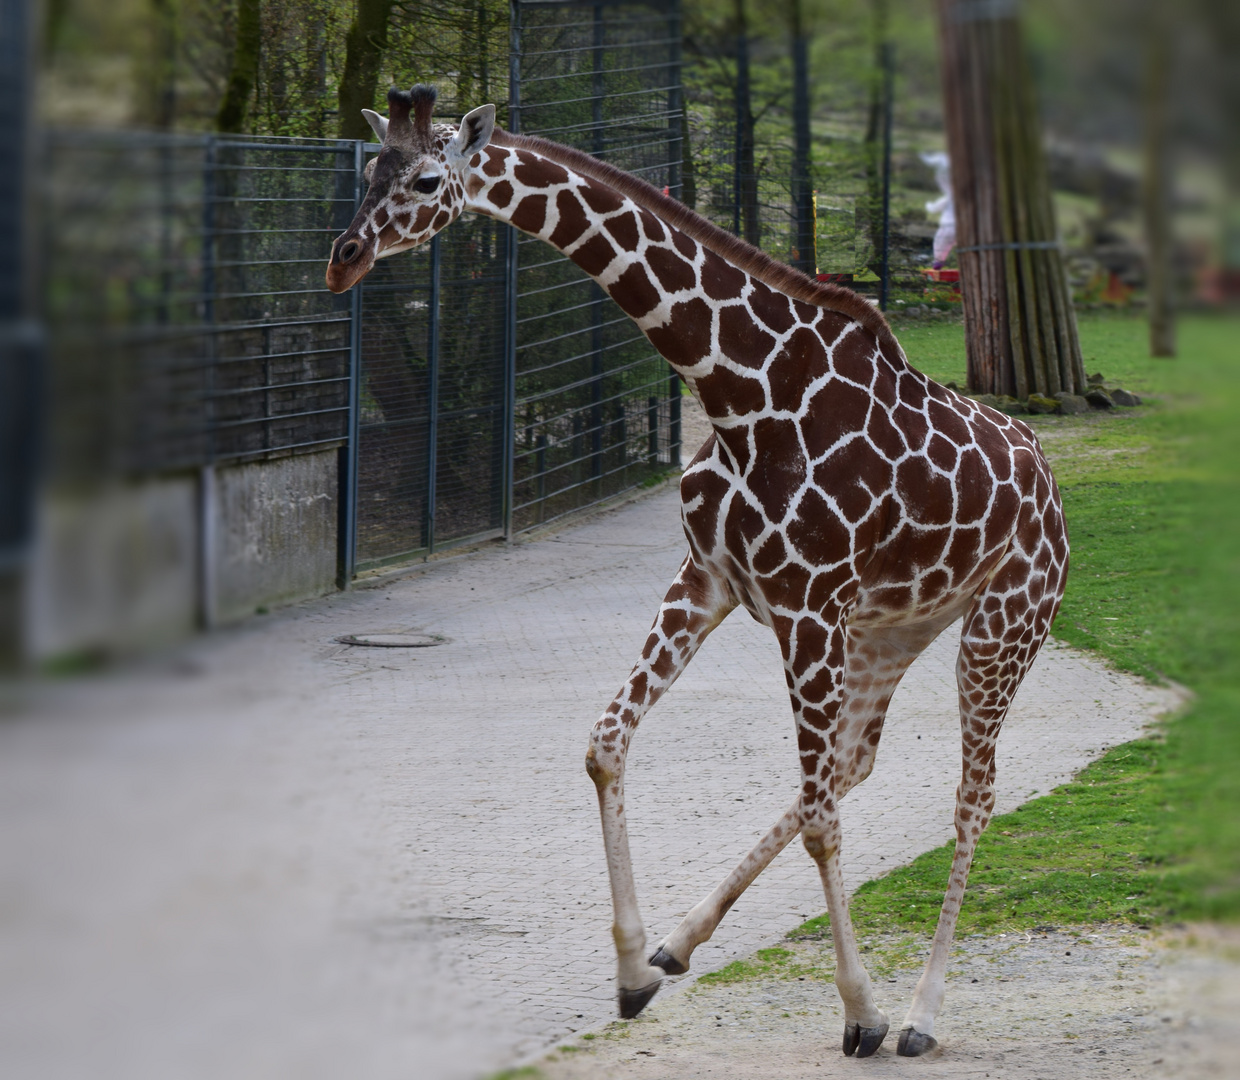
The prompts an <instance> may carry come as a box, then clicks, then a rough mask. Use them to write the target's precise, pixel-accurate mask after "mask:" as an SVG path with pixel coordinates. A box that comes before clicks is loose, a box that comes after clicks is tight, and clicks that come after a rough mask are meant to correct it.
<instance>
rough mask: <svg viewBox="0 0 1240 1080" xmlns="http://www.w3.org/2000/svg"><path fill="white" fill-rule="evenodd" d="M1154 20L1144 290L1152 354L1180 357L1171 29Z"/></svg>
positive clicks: (1150, 54) (1148, 94)
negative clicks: (1174, 236)
mask: <svg viewBox="0 0 1240 1080" xmlns="http://www.w3.org/2000/svg"><path fill="white" fill-rule="evenodd" d="M1166 22H1167V20H1165V19H1161V18H1153V19H1151V20H1150V26H1149V30H1148V31H1147V33H1148V34H1149V40H1148V43H1147V45H1146V49H1147V53H1146V61H1145V62H1146V69H1145V177H1144V181H1145V182H1144V184H1143V185H1142V192H1141V195H1142V199H1141V201H1142V209H1143V211H1144V218H1145V291H1146V297H1147V300H1148V303H1149V318H1150V355H1151V356H1175V311H1174V309H1173V305H1172V293H1173V290H1174V285H1173V281H1172V269H1171V207H1170V202H1171V200H1170V191H1169V188H1170V182H1169V181H1170V175H1169V174H1170V171H1171V170H1170V168H1169V157H1170V155H1169V153H1168V149H1169V147H1168V139H1167V112H1168V108H1167V82H1168V73H1169V69H1170V67H1171V46H1170V40H1169V34H1170V32H1171V30H1170V27H1169V26H1167V25H1166Z"/></svg>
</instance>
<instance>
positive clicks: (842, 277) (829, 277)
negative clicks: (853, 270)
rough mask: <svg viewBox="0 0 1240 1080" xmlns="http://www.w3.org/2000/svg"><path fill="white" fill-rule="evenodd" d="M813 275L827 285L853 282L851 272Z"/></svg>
mask: <svg viewBox="0 0 1240 1080" xmlns="http://www.w3.org/2000/svg"><path fill="white" fill-rule="evenodd" d="M815 276H816V277H817V279H818V280H819V281H825V282H826V283H827V284H828V285H851V284H852V283H853V276H852V274H817V275H815Z"/></svg>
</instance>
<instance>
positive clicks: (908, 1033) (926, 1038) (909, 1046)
mask: <svg viewBox="0 0 1240 1080" xmlns="http://www.w3.org/2000/svg"><path fill="white" fill-rule="evenodd" d="M938 1048H939V1041H938V1039H936V1038H935V1037H934V1036H933V1035H923V1034H922V1033H921V1032H920V1031H918V1030H917V1029H916V1028H911V1027H907V1028H905V1029H904V1030H903V1031H901V1032H900V1042H899V1044H898V1045H897V1046H896V1053H897V1054H899V1055H900V1056H901V1057H925V1055H926V1054H930V1053H933V1052H934V1051H935V1050H937V1049H938Z"/></svg>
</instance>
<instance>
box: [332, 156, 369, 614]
mask: <svg viewBox="0 0 1240 1080" xmlns="http://www.w3.org/2000/svg"><path fill="white" fill-rule="evenodd" d="M365 145H366V144H365V143H363V142H362V141H361V140H358V141H356V142H354V143H353V207H354V209H355V210H356V208H357V207H358V206H359V205H361V201H362V178H363V177H362V170H363V168H364V167H365V164H366V153H365ZM362 288H363V286H362V283H361V282H358V284H356V285H354V286H353V289H352V290H351V291H350V293H349V413H348V420H347V423H348V429H347V431H346V433H345V444H344V453H343V460H342V461H341V463H340V485H339V487H340V494H339V498H340V514H339V520H340V537H339V540H338V542H337V551H338V557H337V561H338V563H339V568H340V569H339V579H338V581H337V585H339V587H340V588H341V589H349V588H352V585H353V574H354V572H355V570H356V567H357V496H358V491H357V486H358V485H357V474H358V459H359V457H360V452H361V447H360V445H359V439H360V428H361V411H362V409H361V401H362Z"/></svg>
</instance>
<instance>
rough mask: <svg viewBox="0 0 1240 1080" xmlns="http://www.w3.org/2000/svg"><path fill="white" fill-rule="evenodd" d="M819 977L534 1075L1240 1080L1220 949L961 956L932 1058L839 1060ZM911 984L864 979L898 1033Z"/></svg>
mask: <svg viewBox="0 0 1240 1080" xmlns="http://www.w3.org/2000/svg"><path fill="white" fill-rule="evenodd" d="M796 948H797V951H798V953H799V954H800V956H799V959H809V960H811V961H818V960H820V959H827V965H828V970H827V971H825V972H823V973H822V974H821V975H820V976H819V977H815V976H814V975H811V976H809V977H807V978H796V977H792V978H789V979H781V980H754V981H746V982H741V983H734V984H731V985H722V986H720V985H713V986H706V985H690V986H687V987H684V988H683V989H682V990H680V992H677V993H672V994H670V995H668V996H666V997H663V998H662V999H659V998H656V999H655V1001H654V1002H653V1003H652V1005H651V1006H650V1007H649V1008H648V1009H647V1011H646V1012H645V1013H644V1014H643V1015H642V1016H641V1017H639V1018H638V1019H637V1020H636V1021H633V1022H632V1023H629V1024H622V1023H616V1024H613V1025H611V1026H609V1027H608V1028H606V1029H604V1030H602V1031H600V1032H598V1033H596V1034H595V1036H594V1037H593V1038H586V1039H578V1040H575V1041H574V1042H572V1043H568V1044H565V1045H564V1047H562V1048H561V1049H560V1050H557V1051H556V1052H554V1053H552V1054H550V1055H548V1056H547V1057H545V1058H544V1059H542V1060H541V1061H538V1062H536V1063H534V1064H535V1067H536V1068H537V1069H538V1071H539V1072H540V1073H542V1074H544V1075H545V1076H546V1077H548V1078H549V1080H602V1078H613V1077H614V1078H626V1080H627V1078H630V1077H633V1078H641V1080H663V1078H668V1080H670V1078H672V1077H676V1078H678V1080H679V1078H686V1077H698V1076H713V1077H733V1076H735V1077H752V1078H755V1080H765V1078H771V1080H776V1078H779V1080H788V1078H792V1077H814V1078H822V1080H829V1078H831V1077H854V1076H858V1075H865V1076H867V1077H895V1076H910V1075H919V1074H925V1075H929V1076H940V1077H952V1078H953V1080H954V1078H957V1077H961V1078H978V1080H981V1078H983V1077H994V1078H996V1080H998V1078H1004V1080H1059V1078H1061V1077H1072V1078H1086V1077H1090V1078H1092V1077H1099V1078H1101V1077H1112V1076H1116V1077H1118V1076H1123V1077H1132V1078H1134V1080H1135V1078H1139V1077H1149V1078H1155V1077H1157V1078H1164V1077H1184V1078H1186V1080H1187V1078H1192V1080H1215V1078H1219V1080H1222V1078H1228V1080H1231V1078H1235V1077H1238V1076H1240V1059H1238V1058H1237V1055H1236V1053H1235V1046H1236V1042H1237V1037H1238V1036H1240V950H1237V949H1236V947H1235V942H1233V943H1232V944H1231V945H1230V946H1228V945H1227V944H1226V943H1220V942H1219V941H1217V940H1216V941H1212V942H1202V941H1201V940H1199V939H1197V940H1194V939H1192V938H1186V936H1185V935H1183V934H1181V935H1179V936H1178V937H1176V938H1168V937H1158V936H1155V935H1152V934H1140V933H1131V932H1126V931H1120V930H1116V929H1114V928H1105V927H1104V928H1094V929H1093V930H1081V931H1077V932H1063V931H1057V932H1051V933H1033V934H1022V935H1007V936H1000V937H982V936H976V937H972V938H968V939H966V940H964V941H962V942H960V943H959V946H958V948H957V950H956V955H955V957H954V960H953V963H952V966H951V969H950V972H949V975H948V992H947V1000H946V1003H945V1004H944V1007H943V1012H942V1014H941V1015H940V1018H939V1023H938V1029H937V1034H938V1037H939V1041H940V1047H939V1050H938V1052H937V1053H936V1054H935V1055H933V1056H932V1057H926V1058H921V1059H905V1058H901V1057H899V1056H897V1055H896V1052H895V1048H896V1028H897V1027H898V1020H896V1022H894V1023H893V1025H892V1031H891V1033H890V1034H889V1035H888V1036H887V1039H886V1041H885V1042H884V1044H883V1046H882V1047H881V1049H880V1050H879V1052H878V1053H877V1054H876V1055H875V1056H874V1057H873V1058H871V1059H868V1060H865V1061H858V1060H855V1059H854V1060H850V1059H847V1058H845V1057H844V1056H843V1055H842V1054H841V1053H840V1050H839V1041H840V1036H841V1033H842V1031H843V1013H842V1010H841V1008H840V1004H839V999H838V997H837V996H836V994H835V990H834V987H833V986H832V985H831V983H830V981H829V978H827V977H826V976H827V975H829V951H828V950H827V946H826V945H818V944H812V945H799V946H797V947H796ZM919 973H920V969H917V970H912V969H905V970H896V971H894V972H893V973H891V974H889V975H888V976H886V977H883V976H880V977H876V978H875V989H876V992H877V996H878V999H879V1002H880V1004H881V1005H882V1006H883V1007H884V1008H885V1009H886V1011H887V1012H888V1014H889V1015H892V1016H893V1018H896V1017H899V1016H901V1015H902V1010H903V1009H904V1008H906V1007H907V1005H908V1002H909V1001H910V1000H911V997H912V993H913V988H914V986H915V984H916V981H917V978H918V976H919Z"/></svg>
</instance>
